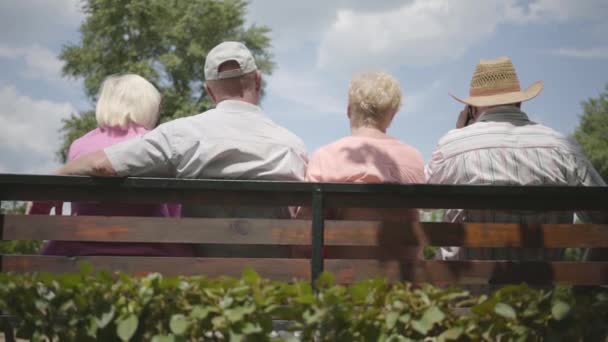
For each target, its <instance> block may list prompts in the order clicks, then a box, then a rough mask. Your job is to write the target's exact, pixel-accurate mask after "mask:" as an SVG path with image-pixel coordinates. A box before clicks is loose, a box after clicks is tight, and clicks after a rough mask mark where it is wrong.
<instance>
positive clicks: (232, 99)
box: [215, 96, 259, 106]
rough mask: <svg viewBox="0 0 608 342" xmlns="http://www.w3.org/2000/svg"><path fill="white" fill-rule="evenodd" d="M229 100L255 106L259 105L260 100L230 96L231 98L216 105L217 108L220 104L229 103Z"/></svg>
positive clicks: (224, 99)
mask: <svg viewBox="0 0 608 342" xmlns="http://www.w3.org/2000/svg"><path fill="white" fill-rule="evenodd" d="M227 100H231V101H241V102H246V103H249V104H252V105H254V106H257V105H258V103H259V101H258V98H254V97H252V96H229V97H225V98H223V99H221V100H220V101H218V102H217V103H216V104H215V105H216V106H217V105H218V104H220V103H222V102H224V101H227Z"/></svg>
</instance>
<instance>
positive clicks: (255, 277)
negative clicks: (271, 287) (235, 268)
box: [243, 267, 260, 284]
mask: <svg viewBox="0 0 608 342" xmlns="http://www.w3.org/2000/svg"><path fill="white" fill-rule="evenodd" d="M243 280H244V281H245V282H246V283H248V284H257V283H258V282H259V281H260V275H259V274H258V273H257V272H256V271H254V270H253V268H251V267H247V268H245V270H244V271H243Z"/></svg>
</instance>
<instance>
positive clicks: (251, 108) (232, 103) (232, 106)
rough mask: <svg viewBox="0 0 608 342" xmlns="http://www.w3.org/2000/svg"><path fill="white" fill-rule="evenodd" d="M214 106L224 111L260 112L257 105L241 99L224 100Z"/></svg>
mask: <svg viewBox="0 0 608 342" xmlns="http://www.w3.org/2000/svg"><path fill="white" fill-rule="evenodd" d="M215 108H216V109H219V110H222V111H225V112H260V113H261V112H262V109H261V108H260V107H259V106H256V105H254V104H251V103H249V102H245V101H241V100H224V101H222V102H220V103H218V104H217V105H216V106H215Z"/></svg>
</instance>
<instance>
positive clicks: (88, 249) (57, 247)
mask: <svg viewBox="0 0 608 342" xmlns="http://www.w3.org/2000/svg"><path fill="white" fill-rule="evenodd" d="M146 132H148V130H147V129H146V128H144V127H141V126H138V125H130V126H129V127H128V128H127V129H121V128H96V129H94V130H92V131H90V132H89V133H87V134H85V135H84V136H82V137H81V138H79V139H77V140H76V141H74V142H73V143H72V145H71V146H70V150H69V153H68V160H74V159H77V158H80V157H82V156H84V155H86V154H89V153H92V152H95V151H98V150H101V149H104V148H106V147H108V146H111V145H113V144H116V143H119V142H122V141H124V140H127V139H131V138H134V137H137V136H140V135H143V134H145V133H146ZM43 207H44V204H42V203H34V205H33V207H32V210H31V213H32V214H48V209H42V208H43ZM41 211H42V212H41ZM44 211H46V212H44ZM72 215H74V216H78V215H95V216H162V217H180V216H181V206H180V205H178V204H160V205H154V204H120V203H111V204H110V203H87V202H75V203H72ZM169 227H170V225H168V226H167V229H170V228H169ZM42 254H45V255H68V256H76V255H152V256H193V255H194V249H193V247H192V246H191V245H187V244H158V243H113V242H112V243H110V242H77V241H49V242H48V243H47V244H46V245H45V246H44V247H43V249H42Z"/></svg>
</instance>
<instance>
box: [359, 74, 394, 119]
mask: <svg viewBox="0 0 608 342" xmlns="http://www.w3.org/2000/svg"><path fill="white" fill-rule="evenodd" d="M348 104H349V106H350V108H351V114H352V120H354V123H355V124H356V125H357V126H361V125H363V126H378V125H382V124H384V123H385V122H386V120H387V118H389V117H390V115H393V114H395V113H396V112H397V111H398V110H399V107H400V106H401V88H400V87H399V82H398V81H397V80H396V79H395V78H394V77H392V76H391V75H389V74H387V73H385V72H365V73H361V74H358V75H356V76H355V77H353V79H352V81H351V82H350V89H349V90H348Z"/></svg>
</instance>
